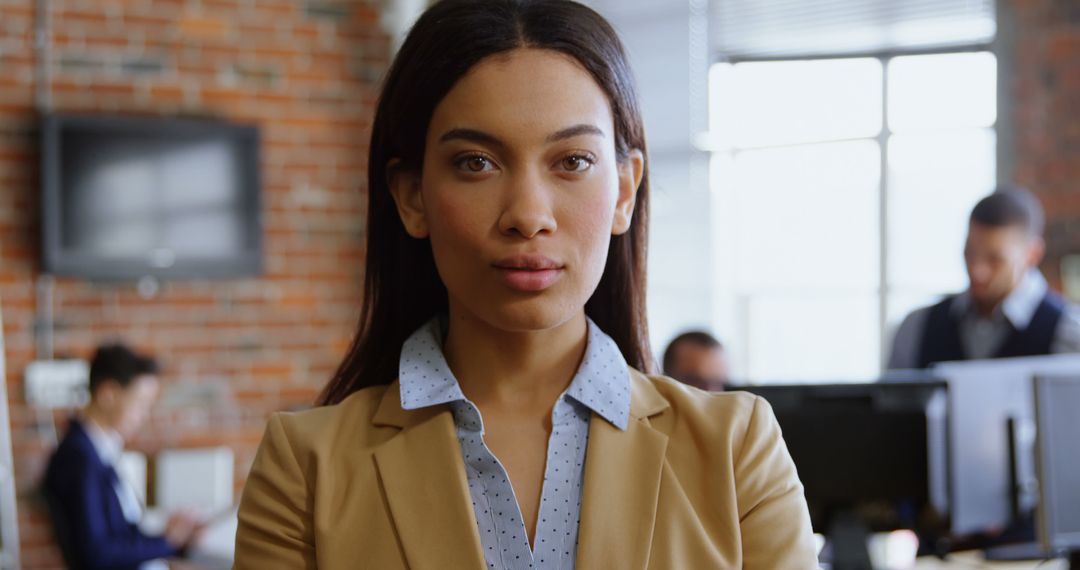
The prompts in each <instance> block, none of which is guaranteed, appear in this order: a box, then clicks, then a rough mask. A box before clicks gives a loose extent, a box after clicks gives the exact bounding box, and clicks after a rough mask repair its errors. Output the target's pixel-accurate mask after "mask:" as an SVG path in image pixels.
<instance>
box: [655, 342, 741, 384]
mask: <svg viewBox="0 0 1080 570" xmlns="http://www.w3.org/2000/svg"><path fill="white" fill-rule="evenodd" d="M663 365H664V374H666V375H667V376H670V377H672V378H674V379H676V380H678V381H680V382H682V383H683V384H689V385H691V386H694V387H697V388H701V389H702V390H711V391H714V392H719V391H722V390H723V389H724V384H725V383H727V381H728V361H727V356H726V355H725V354H724V346H723V345H722V344H720V341H718V340H716V339H715V338H714V337H713V336H712V335H711V334H709V333H707V332H703V331H690V332H685V333H683V334H680V335H679V336H677V337H675V339H674V340H672V341H671V343H670V344H668V347H667V350H665V351H664V362H663Z"/></svg>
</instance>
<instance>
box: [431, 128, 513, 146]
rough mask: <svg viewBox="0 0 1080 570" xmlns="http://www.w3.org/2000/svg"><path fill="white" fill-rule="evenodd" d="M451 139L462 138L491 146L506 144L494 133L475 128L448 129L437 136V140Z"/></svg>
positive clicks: (442, 141)
mask: <svg viewBox="0 0 1080 570" xmlns="http://www.w3.org/2000/svg"><path fill="white" fill-rule="evenodd" d="M452 140H463V141H470V142H477V143H484V144H488V145H491V146H496V147H500V148H505V147H506V144H505V143H503V142H502V141H500V140H499V139H498V138H496V137H495V135H491V134H488V133H485V132H483V131H478V130H476V129H450V130H449V131H446V132H445V133H443V136H441V137H439V142H441V143H444V142H447V141H452Z"/></svg>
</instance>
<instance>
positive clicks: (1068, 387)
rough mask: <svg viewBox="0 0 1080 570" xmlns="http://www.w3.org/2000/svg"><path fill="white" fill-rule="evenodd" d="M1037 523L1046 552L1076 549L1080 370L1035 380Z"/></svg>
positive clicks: (1079, 531) (1079, 534)
mask: <svg viewBox="0 0 1080 570" xmlns="http://www.w3.org/2000/svg"><path fill="white" fill-rule="evenodd" d="M1034 394H1035V418H1036V425H1037V428H1038V432H1037V434H1038V435H1037V436H1036V446H1035V450H1036V458H1037V461H1036V467H1037V472H1038V475H1039V509H1038V516H1037V517H1036V526H1037V528H1038V531H1039V539H1040V541H1041V542H1042V544H1043V547H1044V548H1045V550H1046V551H1047V552H1052V553H1057V552H1063V551H1064V552H1069V553H1072V557H1073V558H1074V559H1075V557H1076V556H1077V554H1078V553H1080V374H1077V375H1070V376H1043V377H1038V378H1036V380H1035V390H1034Z"/></svg>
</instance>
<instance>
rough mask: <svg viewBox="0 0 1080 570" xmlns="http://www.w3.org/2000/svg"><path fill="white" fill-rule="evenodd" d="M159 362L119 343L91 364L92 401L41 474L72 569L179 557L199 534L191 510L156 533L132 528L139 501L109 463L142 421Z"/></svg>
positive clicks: (114, 566)
mask: <svg viewBox="0 0 1080 570" xmlns="http://www.w3.org/2000/svg"><path fill="white" fill-rule="evenodd" d="M156 373H157V364H156V363H155V362H154V360H153V359H151V358H148V357H144V356H140V355H137V354H135V353H134V352H132V351H131V350H129V349H128V348H126V347H124V346H121V345H111V346H103V347H101V348H99V349H98V350H97V353H96V354H95V355H94V359H93V361H92V362H91V364H90V404H89V405H88V406H87V407H86V409H85V410H84V411H83V413H82V414H81V416H79V417H77V418H73V419H72V421H71V424H70V427H69V429H68V432H67V434H66V435H65V436H64V439H63V441H61V443H60V445H59V447H57V449H56V452H55V453H54V454H53V456H52V459H51V460H50V462H49V466H48V469H47V471H46V474H45V493H46V495H47V498H48V500H49V503H50V510H51V511H52V516H53V518H54V521H53V522H54V527H55V528H56V529H57V534H58V537H57V538H58V539H59V540H60V541H61V548H62V549H63V550H64V555H65V558H67V559H68V563H69V564H71V565H72V566H75V567H76V568H110V569H128V568H131V569H135V568H139V567H140V566H141V565H142V564H143V563H145V562H148V561H152V560H155V559H161V558H170V557H175V556H178V555H180V554H181V553H182V552H183V551H184V550H185V549H186V548H187V546H188V544H189V543H190V542H191V541H192V540H193V538H194V537H195V536H196V534H197V533H198V532H199V530H200V527H199V524H198V522H197V520H196V519H195V517H194V516H193V515H192V514H190V513H177V514H175V515H173V516H172V517H170V519H169V521H168V524H167V525H166V529H165V534H164V535H162V536H149V535H147V534H144V533H143V532H142V531H141V530H140V529H139V526H138V523H139V520H140V519H141V517H142V505H141V504H140V503H139V499H138V497H137V496H136V494H135V492H134V491H133V490H132V489H131V487H130V486H129V485H127V484H126V483H125V482H124V481H123V480H122V479H120V478H119V477H118V476H117V473H116V470H115V468H114V465H115V463H116V461H117V460H118V459H119V457H120V454H121V453H122V452H123V448H124V438H126V437H130V436H131V435H133V434H134V433H135V432H136V431H137V430H138V429H139V428H140V427H141V426H142V424H143V423H144V422H145V421H146V418H147V416H148V414H149V412H150V408H151V407H152V406H153V404H154V400H155V399H156V398H157V393H158V380H157V377H156Z"/></svg>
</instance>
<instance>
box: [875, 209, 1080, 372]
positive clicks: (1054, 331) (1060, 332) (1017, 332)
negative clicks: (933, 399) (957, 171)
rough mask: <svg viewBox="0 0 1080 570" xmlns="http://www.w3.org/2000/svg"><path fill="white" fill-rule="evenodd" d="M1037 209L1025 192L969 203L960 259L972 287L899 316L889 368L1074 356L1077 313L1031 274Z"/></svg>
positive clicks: (1038, 243) (1037, 240) (1039, 247)
mask: <svg viewBox="0 0 1080 570" xmlns="http://www.w3.org/2000/svg"><path fill="white" fill-rule="evenodd" d="M1042 231H1043V212H1042V206H1041V205H1040V204H1039V201H1038V199H1036V198H1035V196H1033V195H1032V194H1031V193H1030V192H1028V191H1027V190H1023V189H1020V188H1008V189H1002V190H999V191H997V192H995V193H993V194H991V195H990V196H987V197H986V198H983V199H982V200H981V201H980V202H979V203H978V204H976V205H975V208H974V210H972V212H971V218H970V220H969V224H968V236H967V243H966V244H965V246H964V261H965V263H966V264H967V273H968V279H969V282H970V286H969V287H968V290H967V291H965V292H963V293H960V294H959V295H951V296H949V297H946V298H945V300H943V301H941V302H940V303H938V304H936V305H933V306H930V307H924V308H922V309H919V310H917V311H915V312H913V313H911V314H910V315H908V316H907V318H906V319H904V322H903V323H902V324H901V325H900V328H899V330H897V333H896V337H895V338H894V340H893V350H892V355H891V356H890V358H889V366H888V367H889V368H890V369H901V368H927V367H929V366H930V365H931V364H934V363H936V362H944V361H950V360H976V359H983V358H1005V357H1016V356H1036V355H1040V354H1052V353H1061V352H1080V311H1078V310H1077V308H1076V307H1075V306H1072V305H1069V304H1068V303H1066V302H1065V300H1064V299H1062V298H1061V297H1060V296H1059V295H1058V294H1056V293H1054V292H1053V291H1051V290H1050V289H1049V287H1048V286H1047V283H1046V279H1044V278H1043V276H1042V274H1041V273H1039V270H1038V269H1037V267H1038V265H1039V263H1040V262H1041V261H1042V257H1043V252H1044V249H1045V245H1044V243H1043V239H1042Z"/></svg>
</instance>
